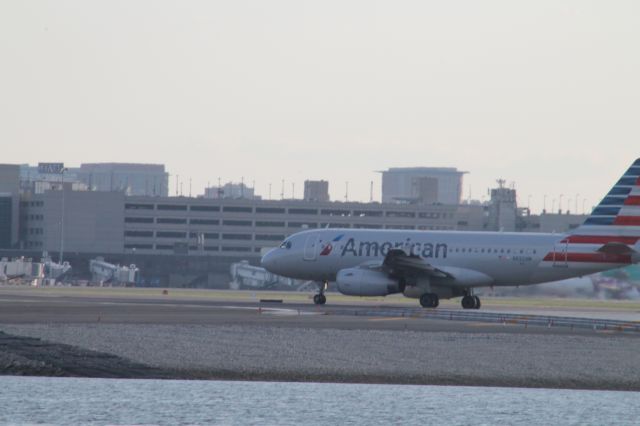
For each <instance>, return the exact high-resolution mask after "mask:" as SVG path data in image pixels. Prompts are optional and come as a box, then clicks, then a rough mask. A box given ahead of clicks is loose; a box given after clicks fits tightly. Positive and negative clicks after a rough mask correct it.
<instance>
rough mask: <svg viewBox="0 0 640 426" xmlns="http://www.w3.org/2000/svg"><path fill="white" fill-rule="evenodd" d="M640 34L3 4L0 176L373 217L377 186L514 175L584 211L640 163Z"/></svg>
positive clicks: (539, 11) (525, 5) (97, 4)
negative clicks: (95, 172) (28, 174)
mask: <svg viewBox="0 0 640 426" xmlns="http://www.w3.org/2000/svg"><path fill="white" fill-rule="evenodd" d="M639 22H640V2H638V1H607V2H605V1H587V0H578V1H558V0H552V1H544V0H536V1H528V2H524V1H513V0H504V1H477V0H467V1H455V0H453V1H424V0H419V1H398V0H396V1H384V2H382V1H372V0H357V1H348V0H340V1H328V0H323V1H313V2H311V1H302V0H285V1H278V0H269V1H239V0H233V1H232V0H229V1H224V2H223V1H218V2H216V1H163V0H149V1H132V0H126V1H113V0H108V1H106V0H105V1H88V0H78V1H62V0H56V1H25V0H15V1H11V0H3V1H2V2H0V61H1V62H0V147H1V148H2V150H1V152H0V162H5V163H27V162H28V163H32V164H34V163H37V162H40V161H43V162H44V161H64V162H65V163H66V164H68V165H78V164H80V163H81V162H98V161H120V162H153V163H165V164H166V165H167V168H168V170H169V172H170V173H172V175H175V174H179V175H180V177H181V180H183V181H184V182H185V183H184V188H185V190H184V191H185V192H187V190H186V188H187V187H188V179H189V177H191V178H192V179H193V189H194V190H193V192H194V194H195V193H201V192H202V188H203V187H204V186H205V185H206V183H207V181H211V183H212V184H213V183H216V182H217V179H218V177H221V178H222V180H223V181H228V180H234V181H239V180H240V178H241V177H244V179H245V182H247V183H249V184H250V183H251V182H252V181H253V180H255V182H256V189H257V192H258V193H260V194H262V195H264V196H266V195H267V192H268V185H269V183H272V184H273V190H272V193H273V197H274V198H275V197H278V198H279V194H280V187H281V180H282V179H285V181H286V182H287V183H286V191H285V193H286V196H287V197H289V196H290V195H291V182H295V185H296V196H301V194H302V182H303V181H304V180H305V179H307V178H309V179H321V178H323V179H326V180H329V181H330V190H331V195H332V197H333V198H334V199H344V195H345V182H346V181H348V182H349V198H350V199H352V200H363V201H365V200H368V199H369V185H370V181H372V180H374V181H375V190H374V197H375V198H376V199H379V197H380V177H379V174H376V173H374V171H376V170H383V169H386V168H388V167H399V166H455V167H458V168H459V169H462V170H467V171H469V172H470V174H468V175H467V176H466V177H465V189H464V192H465V197H466V196H468V193H469V191H471V194H472V196H473V198H480V197H481V196H486V193H487V192H486V191H487V188H488V187H490V186H493V185H494V181H495V179H496V178H499V177H502V178H504V179H506V180H507V181H508V182H512V181H513V182H515V184H516V188H517V189H518V193H519V202H520V204H521V205H525V206H526V205H527V202H528V196H529V195H531V205H532V207H533V208H534V210H538V209H540V208H541V207H542V202H543V195H544V194H547V208H548V209H549V208H551V203H552V201H551V200H552V199H553V198H559V196H560V194H564V202H563V206H564V208H567V202H568V199H569V198H571V199H572V201H571V209H572V210H573V206H574V204H575V203H574V199H575V194H576V193H579V194H580V197H579V200H580V202H579V207H578V210H581V209H582V199H583V198H586V199H587V200H588V201H587V206H589V205H591V204H593V203H596V202H597V201H598V200H599V199H600V198H601V196H602V195H603V194H604V193H605V192H606V191H607V190H608V189H609V187H610V186H611V185H612V183H613V182H615V180H616V179H617V178H618V177H619V176H620V175H621V173H622V172H623V171H624V169H625V168H626V167H627V166H628V165H629V164H630V163H631V162H632V161H633V160H634V159H635V158H636V157H640V25H639ZM171 185H172V186H173V185H174V177H173V176H172V178H171ZM172 191H173V189H172ZM556 206H557V204H556Z"/></svg>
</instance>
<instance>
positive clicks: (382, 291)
mask: <svg viewBox="0 0 640 426" xmlns="http://www.w3.org/2000/svg"><path fill="white" fill-rule="evenodd" d="M336 284H337V287H338V291H340V293H342V294H346V295H349V296H386V295H388V294H393V293H401V292H402V291H404V287H405V284H404V280H402V279H400V280H398V279H393V278H389V276H388V275H387V274H385V273H383V272H379V271H374V270H371V269H365V268H347V269H342V270H340V271H338V275H337V276H336Z"/></svg>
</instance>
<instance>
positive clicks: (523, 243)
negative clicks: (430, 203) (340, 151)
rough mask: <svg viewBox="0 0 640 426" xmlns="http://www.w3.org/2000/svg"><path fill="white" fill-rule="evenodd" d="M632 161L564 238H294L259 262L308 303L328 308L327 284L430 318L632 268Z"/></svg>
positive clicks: (316, 233) (416, 234)
mask: <svg viewBox="0 0 640 426" xmlns="http://www.w3.org/2000/svg"><path fill="white" fill-rule="evenodd" d="M638 241H640V158H639V159H637V160H636V161H635V162H634V163H633V164H632V165H631V167H630V168H629V169H628V170H627V171H626V172H625V173H624V175H623V176H622V177H621V178H620V179H619V180H618V182H617V183H616V184H615V185H614V186H613V188H612V189H611V191H609V193H608V194H607V195H606V196H605V197H604V198H603V200H602V201H601V202H600V204H598V206H596V207H595V208H594V210H593V211H592V213H591V215H590V216H589V217H588V218H587V219H586V220H585V222H584V223H583V224H582V225H580V226H579V227H577V228H576V229H574V230H572V231H571V232H569V233H566V234H555V233H553V234H548V233H522V232H478V231H476V232H467V231H415V230H404V231H401V230H371V229H349V228H347V229H320V230H307V231H302V232H298V233H296V234H293V235H291V236H289V237H288V238H286V239H285V240H284V241H283V242H282V244H281V245H280V246H279V247H277V248H274V249H272V250H270V251H269V252H267V253H266V254H265V255H264V256H263V257H262V259H261V262H262V266H263V267H264V268H265V269H267V270H268V271H269V272H272V273H274V274H277V275H282V276H285V277H289V278H295V279H303V280H312V281H314V282H316V283H318V286H319V291H318V293H317V294H316V295H315V296H314V298H313V301H314V303H315V304H317V305H323V304H325V303H326V296H325V294H324V293H325V290H326V289H327V287H328V283H329V282H335V283H336V287H337V289H338V291H339V292H341V293H343V294H346V295H353V296H386V295H390V294H394V293H402V294H404V296H406V297H410V298H416V299H419V301H420V305H421V306H422V307H424V308H436V307H437V306H438V305H439V301H440V299H451V298H455V297H462V299H461V304H462V307H463V308H464V309H479V308H480V306H481V301H480V298H479V297H478V296H476V295H474V294H473V289H474V288H477V287H487V286H516V285H518V286H519V285H530V284H538V283H545V282H550V281H559V280H563V279H567V278H572V277H581V276H585V275H590V274H593V273H596V272H601V271H606V270H610V269H615V268H620V267H623V266H627V265H630V264H634V263H638V262H640V252H639V249H640V244H639V243H638Z"/></svg>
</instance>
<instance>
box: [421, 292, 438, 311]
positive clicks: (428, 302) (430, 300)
mask: <svg viewBox="0 0 640 426" xmlns="http://www.w3.org/2000/svg"><path fill="white" fill-rule="evenodd" d="M439 304H440V299H439V298H438V295H437V294H435V293H425V294H423V295H422V296H420V305H421V306H422V307H423V308H437V307H438V305H439Z"/></svg>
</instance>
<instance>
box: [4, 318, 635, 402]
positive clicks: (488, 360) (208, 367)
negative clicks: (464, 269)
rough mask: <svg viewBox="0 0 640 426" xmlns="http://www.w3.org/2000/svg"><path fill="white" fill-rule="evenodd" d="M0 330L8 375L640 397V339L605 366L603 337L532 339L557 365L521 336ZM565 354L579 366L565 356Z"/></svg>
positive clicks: (54, 328) (145, 328)
mask: <svg viewBox="0 0 640 426" xmlns="http://www.w3.org/2000/svg"><path fill="white" fill-rule="evenodd" d="M3 328H4V329H5V331H6V332H2V331H0V374H1V375H28V376H55V377H96V378H132V379H200V380H247V381H252V380H253V381H256V380H257V381H296V382H337V383H386V384H414V385H459V386H498V387H527V388H564V389H593V390H624V391H640V378H639V377H640V376H639V375H638V373H637V370H635V368H634V369H633V370H629V368H630V367H633V364H634V362H633V359H630V360H629V362H628V363H625V364H624V365H622V364H621V363H619V362H617V360H620V359H625V358H626V356H627V354H630V353H632V352H634V350H635V349H636V348H637V347H638V342H639V340H638V339H624V338H622V339H617V340H616V341H615V342H614V344H617V343H620V342H621V343H622V344H623V345H625V348H622V352H620V351H618V352H617V353H616V352H615V351H613V352H611V354H610V355H611V358H610V359H608V360H607V359H603V358H602V355H604V354H605V352H604V351H605V350H606V347H607V346H608V344H607V343H606V341H605V340H602V339H598V338H595V340H591V341H587V342H585V343H581V341H580V340H579V339H578V338H575V341H574V342H563V346H567V345H564V343H568V344H569V346H571V344H573V346H574V349H573V350H572V351H568V352H567V353H562V352H561V351H560V350H559V348H561V346H560V345H556V343H555V341H556V340H555V339H553V338H546V340H540V341H539V342H538V343H535V342H531V344H532V345H536V344H537V345H546V346H547V348H548V349H547V350H546V351H548V353H549V357H550V358H549V359H546V358H544V357H541V356H540V353H544V352H546V351H542V352H540V351H539V349H540V348H539V347H537V348H536V347H534V346H532V347H531V348H530V349H529V348H526V347H525V348H522V346H523V343H522V341H521V340H520V339H519V338H518V337H517V336H507V335H505V336H495V335H494V336H478V335H472V336H465V335H457V334H454V333H408V334H407V333H387V332H384V333H380V332H375V333H363V332H362V331H349V332H347V331H345V330H321V331H319V330H305V329H280V328H272V327H240V326H235V327H226V328H225V327H218V328H211V327H192V326H189V327H149V326H132V325H128V326H125V327H122V326H115V325H114V326H106V325H104V326H99V327H96V326H92V327H83V326H78V325H69V326H62V325H58V326H46V325H41V326H13V327H12V326H9V327H8V328H9V330H6V329H7V327H6V326H5V327H3ZM416 337H421V338H423V340H426V341H427V342H426V344H424V345H423V344H420V341H418V340H416V339H415V338H416ZM310 338H314V339H316V340H317V341H315V342H314V341H309V339H310ZM358 338H359V339H361V340H360V341H356V342H353V343H350V341H351V340H354V339H358ZM529 338H534V337H529ZM535 338H536V339H540V337H535ZM470 339H472V341H470ZM563 339H564V340H566V338H563ZM600 341H601V343H599V342H600ZM392 342H396V343H395V344H396V347H395V348H394V347H393V345H392V344H390V343H392ZM398 342H404V346H403V347H399V346H397V345H398ZM602 345H604V346H602ZM470 348H472V349H470ZM503 349H504V350H505V351H506V350H508V351H509V352H503ZM523 351H525V352H528V353H529V354H530V356H529V357H528V359H520V358H521V356H522V353H524V352H523ZM568 353H572V354H573V356H574V359H568V356H567V355H568ZM635 353H636V354H637V352H635ZM367 354H369V355H368V358H367ZM412 354H413V355H412ZM411 356H413V357H414V358H413V359H412V358H410V357H411ZM393 357H395V360H394V359H393ZM465 363H466V364H468V365H465ZM576 363H577V364H578V365H583V366H584V368H585V371H584V374H582V373H580V369H579V368H578V369H575V368H573V367H572V365H573V364H576ZM626 364H629V365H626Z"/></svg>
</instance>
